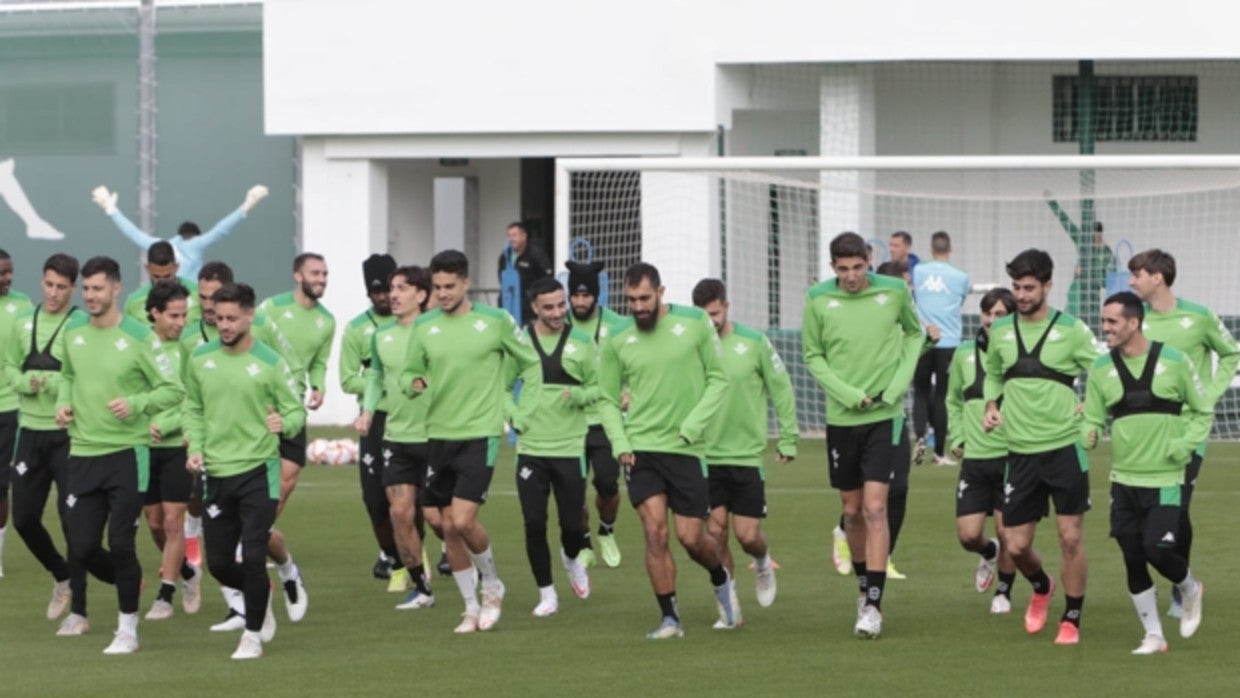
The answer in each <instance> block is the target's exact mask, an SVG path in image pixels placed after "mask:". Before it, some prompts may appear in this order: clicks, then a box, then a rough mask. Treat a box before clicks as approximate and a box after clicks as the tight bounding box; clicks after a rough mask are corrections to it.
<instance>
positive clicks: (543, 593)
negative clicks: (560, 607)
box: [538, 586, 560, 604]
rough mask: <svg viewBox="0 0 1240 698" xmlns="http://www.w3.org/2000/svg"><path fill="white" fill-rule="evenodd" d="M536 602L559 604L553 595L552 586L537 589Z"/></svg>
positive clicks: (553, 589)
mask: <svg viewBox="0 0 1240 698" xmlns="http://www.w3.org/2000/svg"><path fill="white" fill-rule="evenodd" d="M538 600H539V601H550V602H551V603H554V604H559V602H560V597H559V596H558V595H557V594H556V593H555V587H554V586H547V587H538Z"/></svg>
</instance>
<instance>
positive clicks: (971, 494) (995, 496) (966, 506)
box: [956, 456, 1008, 517]
mask: <svg viewBox="0 0 1240 698" xmlns="http://www.w3.org/2000/svg"><path fill="white" fill-rule="evenodd" d="M1007 461H1008V459H1007V456H1000V457H998V458H965V459H964V462H963V463H961V464H960V477H959V478H957V479H956V516H958V517H960V516H969V515H970V514H993V513H995V512H996V511H1003V480H1004V477H1005V476H1006V475H1007Z"/></svg>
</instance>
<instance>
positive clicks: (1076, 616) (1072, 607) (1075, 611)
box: [1060, 594, 1085, 628]
mask: <svg viewBox="0 0 1240 698" xmlns="http://www.w3.org/2000/svg"><path fill="white" fill-rule="evenodd" d="M1064 598H1065V599H1066V600H1067V601H1068V607H1067V608H1066V609H1064V612H1063V618H1060V621H1061V622H1062V621H1065V620H1066V621H1068V622H1069V623H1071V624H1073V625H1075V626H1076V627H1078V628H1079V627H1081V607H1082V606H1084V605H1085V597H1084V596H1068V595H1067V594H1064Z"/></svg>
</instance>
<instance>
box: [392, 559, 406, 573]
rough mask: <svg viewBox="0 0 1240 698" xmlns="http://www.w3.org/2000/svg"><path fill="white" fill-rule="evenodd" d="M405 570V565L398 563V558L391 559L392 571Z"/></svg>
mask: <svg viewBox="0 0 1240 698" xmlns="http://www.w3.org/2000/svg"><path fill="white" fill-rule="evenodd" d="M403 569H405V563H403V562H401V561H400V558H399V557H394V558H392V571H393V572H395V571H396V570H403Z"/></svg>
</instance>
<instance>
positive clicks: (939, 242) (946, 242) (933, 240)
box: [930, 230, 952, 254]
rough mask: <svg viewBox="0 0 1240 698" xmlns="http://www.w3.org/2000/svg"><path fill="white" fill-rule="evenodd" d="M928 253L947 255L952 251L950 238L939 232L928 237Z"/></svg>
mask: <svg viewBox="0 0 1240 698" xmlns="http://www.w3.org/2000/svg"><path fill="white" fill-rule="evenodd" d="M930 251H931V252H933V253H935V254H947V253H948V252H951V251H952V236H950V235H948V234H947V231H945V230H940V231H938V232H937V233H935V234H934V235H931V236H930Z"/></svg>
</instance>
